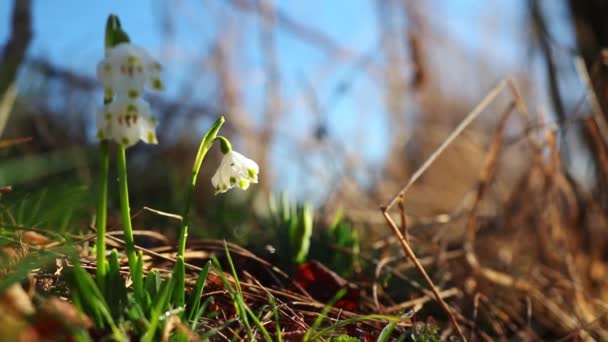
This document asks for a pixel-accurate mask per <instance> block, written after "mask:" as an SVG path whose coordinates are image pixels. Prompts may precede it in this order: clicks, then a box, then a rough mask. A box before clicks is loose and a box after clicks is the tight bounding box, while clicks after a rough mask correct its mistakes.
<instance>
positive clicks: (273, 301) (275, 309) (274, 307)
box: [268, 294, 283, 342]
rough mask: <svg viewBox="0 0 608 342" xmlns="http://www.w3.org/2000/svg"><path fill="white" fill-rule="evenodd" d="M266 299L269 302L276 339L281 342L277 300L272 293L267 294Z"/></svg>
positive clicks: (281, 334)
mask: <svg viewBox="0 0 608 342" xmlns="http://www.w3.org/2000/svg"><path fill="white" fill-rule="evenodd" d="M268 301H269V302H270V306H271V307H272V314H273V315H274V325H275V328H276V331H277V341H278V342H283V333H282V331H281V324H280V320H279V309H278V307H277V301H276V299H275V298H274V296H273V295H271V294H268Z"/></svg>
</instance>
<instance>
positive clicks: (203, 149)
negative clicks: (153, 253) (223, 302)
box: [177, 116, 225, 258]
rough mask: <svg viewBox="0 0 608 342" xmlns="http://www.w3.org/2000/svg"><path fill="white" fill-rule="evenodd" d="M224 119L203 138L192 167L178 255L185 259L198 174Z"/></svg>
mask: <svg viewBox="0 0 608 342" xmlns="http://www.w3.org/2000/svg"><path fill="white" fill-rule="evenodd" d="M224 121H225V120H224V117H223V116H221V117H220V118H219V119H217V121H216V122H215V123H214V124H213V125H212V126H211V128H209V130H208V131H207V133H205V135H204V136H203V139H202V140H201V143H200V145H199V147H198V152H197V153H196V159H195V160H194V165H193V166H192V178H190V187H189V188H188V192H187V194H186V204H185V207H184V213H183V214H182V224H181V226H180V229H179V242H178V247H177V255H178V256H181V257H182V258H183V257H184V253H185V252H186V240H187V239H188V226H189V225H190V207H192V198H193V196H194V188H195V187H196V181H197V179H198V174H199V172H200V170H201V166H202V164H203V160H204V159H205V156H206V155H207V152H208V151H209V149H211V145H213V142H214V141H215V138H216V137H217V133H218V132H219V131H220V128H222V125H223V124H224Z"/></svg>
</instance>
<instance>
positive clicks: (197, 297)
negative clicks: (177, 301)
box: [185, 262, 211, 322]
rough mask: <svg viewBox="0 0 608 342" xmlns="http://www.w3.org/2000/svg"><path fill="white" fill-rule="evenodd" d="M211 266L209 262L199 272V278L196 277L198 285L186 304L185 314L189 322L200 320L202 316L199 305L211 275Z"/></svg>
mask: <svg viewBox="0 0 608 342" xmlns="http://www.w3.org/2000/svg"><path fill="white" fill-rule="evenodd" d="M210 267H211V262H207V263H206V264H205V266H204V267H203V269H202V270H201V272H200V273H199V275H198V279H196V285H195V286H194V289H193V290H192V293H191V294H190V298H189V300H188V304H187V305H186V315H185V317H186V318H187V319H188V321H189V322H192V321H195V320H198V318H199V317H200V314H198V312H199V306H200V304H201V297H202V295H203V289H204V288H205V282H206V281H207V276H208V275H209V269H210ZM197 314H198V315H197Z"/></svg>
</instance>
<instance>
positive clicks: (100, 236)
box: [95, 140, 110, 291]
mask: <svg viewBox="0 0 608 342" xmlns="http://www.w3.org/2000/svg"><path fill="white" fill-rule="evenodd" d="M108 146H109V144H108V141H107V140H103V141H102V142H101V145H100V147H99V157H100V158H99V171H100V175H99V177H100V182H99V193H98V196H99V197H98V198H97V216H96V217H95V219H96V222H95V225H96V227H97V241H96V245H95V250H96V251H97V277H96V278H97V284H98V285H99V288H100V289H101V290H102V291H105V286H104V283H105V278H106V274H107V267H106V266H107V265H106V264H107V262H106V219H107V213H108V170H109V165H110V154H109V153H108V152H109V147H108Z"/></svg>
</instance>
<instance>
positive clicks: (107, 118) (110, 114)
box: [106, 112, 112, 121]
mask: <svg viewBox="0 0 608 342" xmlns="http://www.w3.org/2000/svg"><path fill="white" fill-rule="evenodd" d="M110 120H112V113H110V112H107V113H106V121H110Z"/></svg>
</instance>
